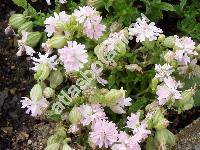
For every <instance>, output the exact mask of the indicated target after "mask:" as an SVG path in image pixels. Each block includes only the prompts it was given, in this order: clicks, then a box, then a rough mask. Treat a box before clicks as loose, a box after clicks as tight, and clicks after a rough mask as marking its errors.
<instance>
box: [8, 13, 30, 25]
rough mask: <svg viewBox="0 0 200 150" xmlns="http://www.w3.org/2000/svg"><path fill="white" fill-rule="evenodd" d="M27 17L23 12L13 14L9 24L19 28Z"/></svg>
mask: <svg viewBox="0 0 200 150" xmlns="http://www.w3.org/2000/svg"><path fill="white" fill-rule="evenodd" d="M25 21H26V19H25V17H24V15H22V14H13V15H12V16H11V17H10V19H9V25H10V26H11V27H12V28H14V29H18V28H19V27H20V26H22V25H23V24H24V23H25Z"/></svg>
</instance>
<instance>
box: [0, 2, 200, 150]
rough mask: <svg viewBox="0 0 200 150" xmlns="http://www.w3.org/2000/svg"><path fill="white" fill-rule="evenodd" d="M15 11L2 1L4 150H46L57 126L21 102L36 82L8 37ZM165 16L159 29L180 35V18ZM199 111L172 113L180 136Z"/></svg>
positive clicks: (0, 126)
mask: <svg viewBox="0 0 200 150" xmlns="http://www.w3.org/2000/svg"><path fill="white" fill-rule="evenodd" d="M43 2H44V0H43ZM34 6H37V4H36V3H35V4H34ZM43 7H45V8H44V10H47V7H46V5H45V6H42V5H38V7H37V8H38V9H39V10H40V9H42V8H43ZM12 11H18V12H20V9H18V8H17V6H15V5H13V4H12V2H11V0H4V1H3V2H0V150H26V149H27V150H32V149H34V150H39V149H43V148H44V146H45V143H46V139H47V137H48V136H49V135H50V134H52V129H53V127H54V124H52V123H49V122H48V121H46V120H43V119H40V118H33V117H30V116H29V115H26V114H25V112H24V110H23V109H21V104H20V102H19V101H20V99H21V97H22V96H28V95H29V91H30V89H31V87H32V85H33V84H34V80H33V72H31V71H30V70H29V68H30V65H31V64H30V61H28V60H30V58H28V57H25V56H23V57H17V56H16V52H17V48H16V39H14V37H8V36H5V34H4V29H5V28H6V27H7V22H8V18H9V16H10V15H9V14H10V12H12ZM164 17H165V18H164V19H163V20H164V21H160V22H159V26H160V27H161V28H163V29H164V33H165V32H166V33H167V35H170V34H171V35H172V34H176V33H177V32H178V31H177V29H176V22H177V18H176V17H174V16H169V15H167V14H165V15H164ZM199 112H200V111H199V108H194V109H192V110H191V111H188V112H186V113H184V114H182V115H177V114H176V113H175V112H169V120H170V121H171V122H173V123H172V124H171V125H170V130H172V131H173V132H174V133H177V132H178V131H180V129H182V128H183V127H185V126H186V125H188V124H190V123H191V122H192V121H193V120H195V119H196V118H197V117H198V116H199V114H200V113H199Z"/></svg>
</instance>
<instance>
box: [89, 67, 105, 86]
mask: <svg viewBox="0 0 200 150" xmlns="http://www.w3.org/2000/svg"><path fill="white" fill-rule="evenodd" d="M91 70H92V72H93V73H94V75H95V78H96V80H97V81H98V82H99V83H100V84H102V85H103V86H105V84H107V83H108V81H107V80H105V79H103V78H101V75H102V74H103V73H102V72H103V68H98V67H97V66H96V65H95V64H91Z"/></svg>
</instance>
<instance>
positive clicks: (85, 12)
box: [72, 6, 98, 23]
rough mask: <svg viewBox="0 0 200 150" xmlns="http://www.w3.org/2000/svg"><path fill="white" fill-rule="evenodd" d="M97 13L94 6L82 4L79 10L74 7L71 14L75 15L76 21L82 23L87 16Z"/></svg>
mask: <svg viewBox="0 0 200 150" xmlns="http://www.w3.org/2000/svg"><path fill="white" fill-rule="evenodd" d="M97 14H98V13H97V11H96V9H95V8H94V7H90V6H84V7H79V10H78V9H75V10H74V13H73V14H72V15H73V16H75V17H76V21H78V22H79V23H83V22H84V21H85V19H86V18H87V17H90V16H93V15H97Z"/></svg>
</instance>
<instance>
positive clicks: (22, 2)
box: [12, 0, 28, 9]
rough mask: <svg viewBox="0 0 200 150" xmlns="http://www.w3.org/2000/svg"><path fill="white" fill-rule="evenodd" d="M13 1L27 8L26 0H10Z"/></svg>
mask: <svg viewBox="0 0 200 150" xmlns="http://www.w3.org/2000/svg"><path fill="white" fill-rule="evenodd" d="M12 1H13V3H15V4H16V5H18V6H20V7H22V8H24V9H26V8H27V4H28V3H27V1H26V0H12Z"/></svg>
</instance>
